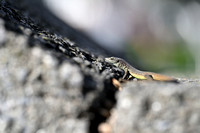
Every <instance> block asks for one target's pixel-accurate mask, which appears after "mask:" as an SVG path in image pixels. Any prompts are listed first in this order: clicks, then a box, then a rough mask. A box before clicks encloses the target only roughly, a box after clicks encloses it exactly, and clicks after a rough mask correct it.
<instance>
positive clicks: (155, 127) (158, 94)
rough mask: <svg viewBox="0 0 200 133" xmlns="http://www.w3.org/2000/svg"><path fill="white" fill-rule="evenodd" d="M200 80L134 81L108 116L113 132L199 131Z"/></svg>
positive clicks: (122, 92)
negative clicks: (184, 81)
mask: <svg viewBox="0 0 200 133" xmlns="http://www.w3.org/2000/svg"><path fill="white" fill-rule="evenodd" d="M199 94H200V84H199V82H193V83H180V84H173V83H159V82H139V81H133V82H130V83H128V84H125V85H124V86H123V90H122V91H120V92H119V93H118V95H117V99H118V103H117V106H116V108H115V109H114V110H113V112H112V116H111V118H110V120H109V122H110V125H111V127H112V131H113V132H114V133H133V132H134V133H146V132H148V133H155V132H159V133H197V132H200V126H199V125H200V110H199V109H200V102H199V101H200V96H199Z"/></svg>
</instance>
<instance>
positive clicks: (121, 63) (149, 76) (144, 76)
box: [105, 57, 178, 82]
mask: <svg viewBox="0 0 200 133" xmlns="http://www.w3.org/2000/svg"><path fill="white" fill-rule="evenodd" d="M105 61H106V62H107V63H109V64H111V65H114V66H115V67H117V68H120V69H122V70H123V71H124V75H123V77H122V78H123V79H124V78H125V77H126V76H127V75H128V73H129V74H130V77H134V78H136V79H140V80H157V81H169V82H178V80H177V79H176V78H172V77H170V76H166V75H161V74H158V73H154V72H147V71H140V70H138V69H136V68H134V67H132V66H131V65H130V64H128V63H127V62H126V61H125V60H123V59H121V58H117V57H107V58H105Z"/></svg>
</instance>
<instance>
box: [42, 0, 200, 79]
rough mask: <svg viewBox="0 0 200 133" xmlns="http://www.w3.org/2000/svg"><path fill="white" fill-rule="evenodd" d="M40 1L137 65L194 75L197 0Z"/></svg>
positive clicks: (199, 22)
mask: <svg viewBox="0 0 200 133" xmlns="http://www.w3.org/2000/svg"><path fill="white" fill-rule="evenodd" d="M43 2H44V3H45V5H46V6H47V7H48V8H49V9H50V10H51V11H52V12H53V13H54V14H55V15H57V16H58V17H59V18H60V19H62V20H63V21H65V22H66V23H68V24H70V25H71V26H72V27H74V28H76V29H78V30H81V31H83V32H84V33H86V34H87V35H88V36H90V37H91V38H92V39H94V40H95V41H97V42H98V43H99V44H101V45H102V46H103V47H105V48H106V49H108V50H110V51H112V53H116V54H117V53H119V56H121V57H124V58H126V59H127V60H128V61H129V62H130V63H131V64H133V65H135V66H136V67H138V68H140V69H143V70H149V71H155V72H162V73H168V74H172V75H179V76H182V77H188V76H190V77H199V76H198V73H199V72H200V61H199V57H200V53H199V50H200V45H199V43H200V15H199V14H200V4H199V1H197V0H196V1H194V0H168V1H166V0H148V1H146V0H126V1H123V0H95V1H94V0H60V1H56V0H43ZM122 53H123V54H122Z"/></svg>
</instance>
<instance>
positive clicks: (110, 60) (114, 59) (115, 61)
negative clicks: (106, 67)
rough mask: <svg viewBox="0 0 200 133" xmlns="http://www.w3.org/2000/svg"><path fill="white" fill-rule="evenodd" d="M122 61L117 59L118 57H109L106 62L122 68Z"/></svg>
mask: <svg viewBox="0 0 200 133" xmlns="http://www.w3.org/2000/svg"><path fill="white" fill-rule="evenodd" d="M121 60H122V59H120V58H117V57H107V58H105V61H106V62H107V63H110V64H112V65H114V66H116V67H119V66H120V63H121Z"/></svg>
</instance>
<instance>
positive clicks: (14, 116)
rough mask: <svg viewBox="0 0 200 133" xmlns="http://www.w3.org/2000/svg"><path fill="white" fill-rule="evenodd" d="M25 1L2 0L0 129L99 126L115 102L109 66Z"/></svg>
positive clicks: (78, 130) (78, 131)
mask: <svg viewBox="0 0 200 133" xmlns="http://www.w3.org/2000/svg"><path fill="white" fill-rule="evenodd" d="M21 2H22V3H23V1H21ZM22 3H20V4H19V3H17V2H15V1H4V0H2V1H0V36H1V37H0V38H1V39H0V71H1V72H0V132H12V133H13V132H15V133H18V132H19V133H21V132H28V133H31V132H47V133H51V132H52V133H53V132H61V133H64V132H70V133H72V132H74V133H86V132H97V128H98V125H99V123H101V122H102V121H104V120H105V119H106V118H107V117H108V116H109V110H110V109H111V108H112V107H113V106H114V104H115V98H114V94H115V91H116V89H115V88H114V87H113V86H112V84H111V82H110V81H111V80H110V79H111V77H112V76H113V75H112V74H110V73H109V70H107V69H106V67H108V66H107V65H106V64H105V63H104V61H103V59H102V57H98V56H96V55H94V54H92V53H90V52H88V51H86V50H83V49H81V48H80V47H77V45H76V44H75V43H74V42H72V41H70V40H69V39H68V38H66V37H63V36H62V35H61V34H56V33H53V32H54V30H53V29H52V27H51V26H48V24H47V23H46V22H42V21H41V20H40V19H41V18H38V19H39V20H40V21H41V22H40V23H38V22H37V21H36V20H34V19H32V18H31V17H30V16H29V13H30V12H29V11H28V10H26V8H25V7H24V8H19V7H17V6H19V5H23V4H22ZM58 29H59V28H58ZM58 29H57V30H58ZM58 31H59V30H58ZM58 31H57V32H58ZM66 32H69V33H68V34H70V32H71V31H70V30H68V31H66ZM73 35H77V36H80V35H79V34H78V32H77V34H73ZM78 39H79V38H78ZM94 45H95V44H94ZM99 50H100V49H99Z"/></svg>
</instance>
